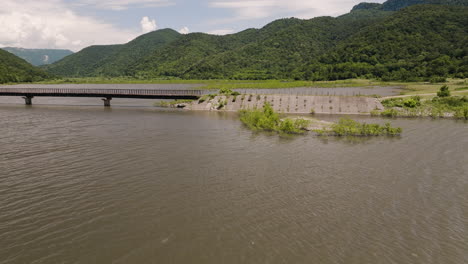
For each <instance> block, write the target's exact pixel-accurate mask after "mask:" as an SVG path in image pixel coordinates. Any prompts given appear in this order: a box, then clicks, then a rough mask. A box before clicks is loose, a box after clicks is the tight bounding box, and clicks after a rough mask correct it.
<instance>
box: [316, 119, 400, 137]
mask: <svg viewBox="0 0 468 264" xmlns="http://www.w3.org/2000/svg"><path fill="white" fill-rule="evenodd" d="M402 131H403V130H402V129H401V128H400V127H392V126H391V125H390V123H386V124H385V125H384V126H381V125H379V124H366V123H359V122H357V121H355V120H352V119H349V118H341V119H340V121H339V122H338V123H337V124H334V125H332V127H331V128H330V129H325V130H319V131H317V132H318V133H319V134H325V135H333V136H381V135H387V136H396V135H399V134H401V133H402Z"/></svg>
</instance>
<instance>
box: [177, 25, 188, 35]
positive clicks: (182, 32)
mask: <svg viewBox="0 0 468 264" xmlns="http://www.w3.org/2000/svg"><path fill="white" fill-rule="evenodd" d="M179 33H180V34H188V33H190V29H189V28H188V27H183V28H181V29H180V30H179Z"/></svg>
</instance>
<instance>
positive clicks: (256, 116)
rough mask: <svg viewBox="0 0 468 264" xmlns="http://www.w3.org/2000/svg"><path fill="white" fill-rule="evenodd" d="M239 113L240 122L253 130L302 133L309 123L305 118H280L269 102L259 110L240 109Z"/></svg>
mask: <svg viewBox="0 0 468 264" xmlns="http://www.w3.org/2000/svg"><path fill="white" fill-rule="evenodd" d="M239 113H240V120H241V122H242V123H243V124H244V125H246V126H247V127H248V128H250V129H251V130H253V131H268V132H278V133H281V134H303V133H305V132H306V129H307V126H308V125H309V123H310V121H308V120H305V119H295V120H293V119H290V118H285V119H281V118H280V116H279V114H278V113H276V112H275V111H273V108H272V107H271V105H270V104H269V103H265V105H264V106H263V109H261V110H259V109H254V110H241V111H239Z"/></svg>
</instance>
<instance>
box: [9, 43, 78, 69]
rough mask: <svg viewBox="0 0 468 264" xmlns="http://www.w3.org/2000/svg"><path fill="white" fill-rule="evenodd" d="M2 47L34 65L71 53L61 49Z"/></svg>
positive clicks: (49, 62)
mask: <svg viewBox="0 0 468 264" xmlns="http://www.w3.org/2000/svg"><path fill="white" fill-rule="evenodd" d="M2 49H3V50H6V51H8V52H10V53H13V54H14V55H16V56H18V57H20V58H22V59H23V60H25V61H27V62H29V63H31V64H32V65H34V66H40V65H45V64H51V63H54V62H56V61H58V60H61V59H63V58H64V57H66V56H68V55H70V54H73V52H72V51H71V50H63V49H23V48H14V47H6V48H2Z"/></svg>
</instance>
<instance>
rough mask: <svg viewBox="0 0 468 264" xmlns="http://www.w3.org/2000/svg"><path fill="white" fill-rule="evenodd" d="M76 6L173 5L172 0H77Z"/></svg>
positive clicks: (117, 9) (115, 8)
mask: <svg viewBox="0 0 468 264" xmlns="http://www.w3.org/2000/svg"><path fill="white" fill-rule="evenodd" d="M74 5H76V6H91V7H94V8H98V9H108V10H115V11H119V10H126V9H128V8H130V7H138V8H147V7H163V6H171V5H175V3H174V2H172V0H101V1H96V0H78V1H77V2H75V3H74Z"/></svg>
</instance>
